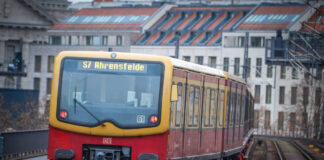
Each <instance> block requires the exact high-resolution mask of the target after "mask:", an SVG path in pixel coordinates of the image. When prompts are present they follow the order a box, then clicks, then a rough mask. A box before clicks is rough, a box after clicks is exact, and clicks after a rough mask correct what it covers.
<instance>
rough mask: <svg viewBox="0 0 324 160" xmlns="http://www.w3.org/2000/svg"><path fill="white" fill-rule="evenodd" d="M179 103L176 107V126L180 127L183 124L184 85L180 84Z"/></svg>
mask: <svg viewBox="0 0 324 160" xmlns="http://www.w3.org/2000/svg"><path fill="white" fill-rule="evenodd" d="M177 85H178V101H177V105H176V111H175V112H176V113H175V126H176V127H180V123H181V117H182V116H181V108H182V83H181V82H179V83H178V84H177Z"/></svg>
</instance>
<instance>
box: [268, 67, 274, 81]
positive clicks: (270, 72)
mask: <svg viewBox="0 0 324 160" xmlns="http://www.w3.org/2000/svg"><path fill="white" fill-rule="evenodd" d="M272 69H273V66H272V65H268V67H267V77H268V78H272Z"/></svg>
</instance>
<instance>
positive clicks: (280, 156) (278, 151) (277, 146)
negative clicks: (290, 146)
mask: <svg viewBox="0 0 324 160" xmlns="http://www.w3.org/2000/svg"><path fill="white" fill-rule="evenodd" d="M272 143H273V144H274V146H275V147H276V150H277V154H278V156H279V159H280V160H285V158H284V156H283V155H282V152H281V149H280V147H279V145H278V143H277V141H272Z"/></svg>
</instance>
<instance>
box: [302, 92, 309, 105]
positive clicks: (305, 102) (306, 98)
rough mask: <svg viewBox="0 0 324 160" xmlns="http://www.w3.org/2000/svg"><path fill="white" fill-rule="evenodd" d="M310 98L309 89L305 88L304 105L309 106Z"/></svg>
mask: <svg viewBox="0 0 324 160" xmlns="http://www.w3.org/2000/svg"><path fill="white" fill-rule="evenodd" d="M308 97H309V88H308V87H304V88H303V105H304V106H307V105H308Z"/></svg>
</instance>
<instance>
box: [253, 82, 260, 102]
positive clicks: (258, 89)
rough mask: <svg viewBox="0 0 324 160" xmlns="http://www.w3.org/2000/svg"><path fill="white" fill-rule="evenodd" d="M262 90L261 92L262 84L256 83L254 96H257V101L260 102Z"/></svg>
mask: <svg viewBox="0 0 324 160" xmlns="http://www.w3.org/2000/svg"><path fill="white" fill-rule="evenodd" d="M260 92H261V86H260V85H255V88H254V98H255V101H254V102H255V103H260Z"/></svg>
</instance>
